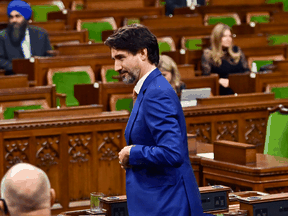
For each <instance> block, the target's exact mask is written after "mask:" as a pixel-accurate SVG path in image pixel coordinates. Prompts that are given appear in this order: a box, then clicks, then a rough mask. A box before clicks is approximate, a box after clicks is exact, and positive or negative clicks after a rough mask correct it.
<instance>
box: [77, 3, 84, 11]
mask: <svg viewBox="0 0 288 216" xmlns="http://www.w3.org/2000/svg"><path fill="white" fill-rule="evenodd" d="M75 9H76V10H83V9H84V5H83V4H76V8H75Z"/></svg>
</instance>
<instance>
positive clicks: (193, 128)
mask: <svg viewBox="0 0 288 216" xmlns="http://www.w3.org/2000/svg"><path fill="white" fill-rule="evenodd" d="M188 133H190V134H196V139H197V141H199V142H204V143H211V142H212V140H211V123H209V122H208V123H200V124H190V125H189V128H188Z"/></svg>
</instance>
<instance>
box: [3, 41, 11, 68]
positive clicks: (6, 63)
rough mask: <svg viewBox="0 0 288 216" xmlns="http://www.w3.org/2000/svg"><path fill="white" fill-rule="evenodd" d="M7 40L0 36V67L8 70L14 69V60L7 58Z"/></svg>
mask: <svg viewBox="0 0 288 216" xmlns="http://www.w3.org/2000/svg"><path fill="white" fill-rule="evenodd" d="M5 52H6V51H5V41H4V38H3V37H0V68H1V69H4V70H6V71H12V62H11V61H9V60H7V59H6V54H5Z"/></svg>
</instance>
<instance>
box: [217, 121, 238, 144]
mask: <svg viewBox="0 0 288 216" xmlns="http://www.w3.org/2000/svg"><path fill="white" fill-rule="evenodd" d="M216 128H217V136H216V140H229V141H237V140H238V122H237V121H236V120H235V121H221V122H217V126H216Z"/></svg>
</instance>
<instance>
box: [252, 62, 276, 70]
mask: <svg viewBox="0 0 288 216" xmlns="http://www.w3.org/2000/svg"><path fill="white" fill-rule="evenodd" d="M253 62H255V63H256V65H257V71H259V70H260V68H261V67H262V66H264V65H268V64H273V60H255V61H253Z"/></svg>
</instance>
